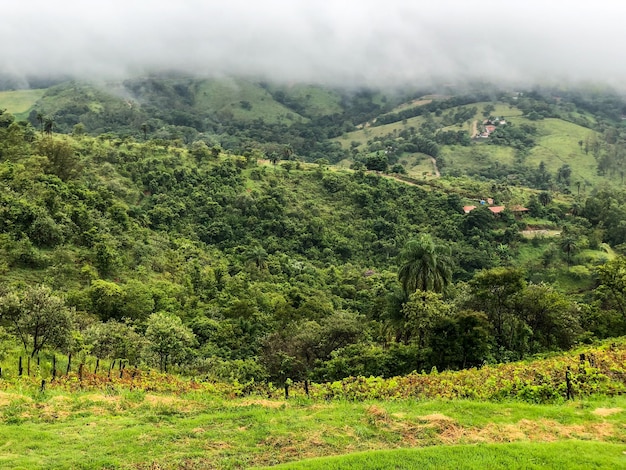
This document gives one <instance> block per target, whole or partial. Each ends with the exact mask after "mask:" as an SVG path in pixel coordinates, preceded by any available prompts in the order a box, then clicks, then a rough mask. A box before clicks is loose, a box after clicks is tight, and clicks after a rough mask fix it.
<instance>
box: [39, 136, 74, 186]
mask: <svg viewBox="0 0 626 470" xmlns="http://www.w3.org/2000/svg"><path fill="white" fill-rule="evenodd" d="M36 151H37V153H38V154H39V155H43V156H45V157H47V158H48V164H47V165H46V171H47V172H48V173H52V174H55V175H57V176H58V177H59V178H61V179H62V180H63V181H67V180H69V179H71V178H73V177H75V176H77V175H78V174H79V173H80V171H81V170H82V166H81V162H80V158H79V157H78V155H77V153H76V151H75V149H74V147H73V146H72V144H71V143H70V142H69V141H68V140H66V139H59V138H56V137H50V138H42V139H40V140H39V142H37V148H36Z"/></svg>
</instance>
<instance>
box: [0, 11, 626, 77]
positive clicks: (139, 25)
mask: <svg viewBox="0 0 626 470" xmlns="http://www.w3.org/2000/svg"><path fill="white" fill-rule="evenodd" d="M0 1H1V3H2V4H3V5H2V15H1V16H0V44H1V45H2V46H1V48H0V71H2V72H4V73H11V74H15V75H33V74H34V75H39V74H48V75H49V74H52V75H57V74H58V75H68V74H69V75H73V76H77V77H84V78H89V77H94V78H116V77H123V76H128V75H137V74H143V73H146V72H148V71H156V70H161V69H167V70H180V71H184V72H190V73H196V74H202V75H215V74H247V75H257V76H264V77H268V78H274V79H280V80H285V81H295V80H305V81H313V82H331V83H334V84H342V83H343V84H348V85H351V84H369V85H374V84H389V83H396V84H397V83H403V82H413V83H415V82H425V81H427V80H430V79H433V78H438V79H443V80H464V79H467V78H472V79H477V78H485V79H489V80H501V81H510V80H520V81H537V80H541V81H543V80H550V81H557V80H570V81H573V80H590V81H599V82H608V83H610V84H613V85H620V84H621V82H622V81H624V83H626V54H625V53H624V47H625V46H626V27H624V25H623V24H622V23H624V22H625V21H626V1H622V0H595V1H593V2H589V1H580V0H541V1H538V0H524V1H522V0H519V1H517V0H499V1H494V0H478V1H469V0H432V1H422V0H413V1H403V0H377V1H372V0H358V1H357V0H334V1H330V0H329V1H325V0H315V1H313V0H246V1H244V0H228V1H224V0H167V1H165V0H80V1H79V0H56V1H50V0H46V1H43V0H20V1H17V0H15V1H11V0H0Z"/></svg>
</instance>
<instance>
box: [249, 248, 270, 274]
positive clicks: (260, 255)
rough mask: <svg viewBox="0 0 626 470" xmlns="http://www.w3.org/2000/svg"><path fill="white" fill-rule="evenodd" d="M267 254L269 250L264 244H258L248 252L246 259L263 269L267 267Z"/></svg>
mask: <svg viewBox="0 0 626 470" xmlns="http://www.w3.org/2000/svg"><path fill="white" fill-rule="evenodd" d="M267 256H268V255H267V251H265V249H264V248H263V247H262V246H256V247H254V248H251V249H250V250H248V251H247V252H246V254H245V259H246V262H248V263H250V264H253V265H254V266H256V268H257V269H258V270H259V271H261V270H263V269H265V268H266V267H267Z"/></svg>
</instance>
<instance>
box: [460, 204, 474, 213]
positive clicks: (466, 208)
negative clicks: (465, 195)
mask: <svg viewBox="0 0 626 470" xmlns="http://www.w3.org/2000/svg"><path fill="white" fill-rule="evenodd" d="M474 209H476V206H463V212H465V213H466V214H469V213H470V212H472V211H473V210H474Z"/></svg>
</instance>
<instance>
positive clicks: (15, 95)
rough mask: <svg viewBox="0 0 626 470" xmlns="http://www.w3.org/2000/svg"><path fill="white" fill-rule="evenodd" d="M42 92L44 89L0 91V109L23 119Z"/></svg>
mask: <svg viewBox="0 0 626 470" xmlns="http://www.w3.org/2000/svg"><path fill="white" fill-rule="evenodd" d="M44 93H45V90H15V91H0V109H6V111H7V112H9V113H11V114H13V115H15V117H16V118H17V119H25V118H26V117H27V116H28V112H29V111H30V110H31V109H32V107H33V106H34V105H35V103H36V102H37V100H39V99H40V98H41V97H42V96H43V94H44Z"/></svg>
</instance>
